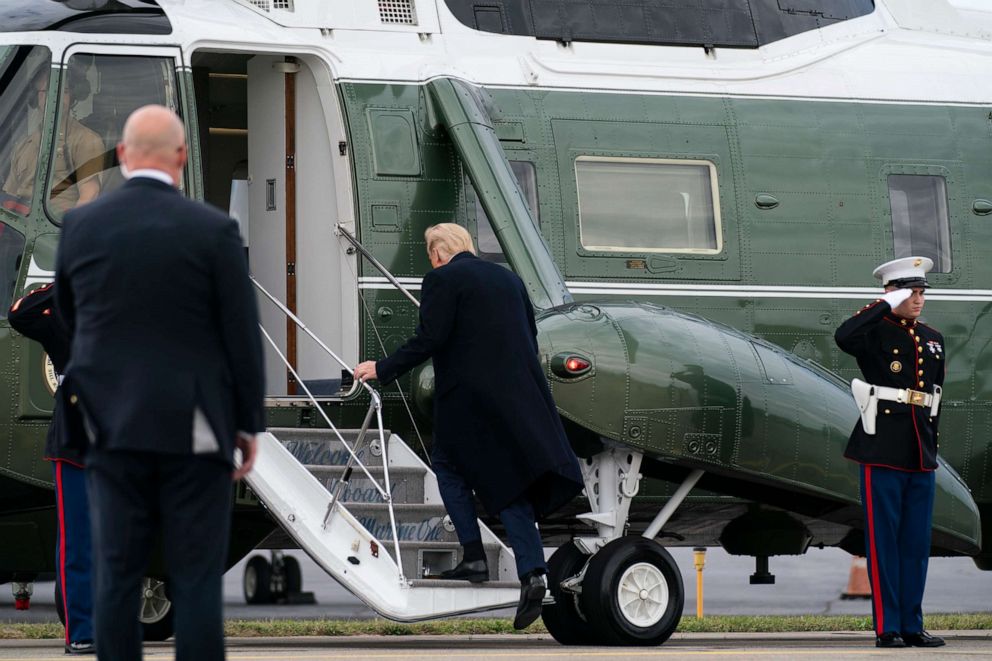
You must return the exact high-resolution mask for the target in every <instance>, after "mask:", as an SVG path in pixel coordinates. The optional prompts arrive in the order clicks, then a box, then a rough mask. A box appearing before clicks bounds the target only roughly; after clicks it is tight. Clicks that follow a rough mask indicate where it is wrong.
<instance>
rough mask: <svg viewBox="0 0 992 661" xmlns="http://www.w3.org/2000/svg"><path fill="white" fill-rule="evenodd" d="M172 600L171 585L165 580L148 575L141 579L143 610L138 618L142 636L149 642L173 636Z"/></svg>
mask: <svg viewBox="0 0 992 661" xmlns="http://www.w3.org/2000/svg"><path fill="white" fill-rule="evenodd" d="M174 613H175V611H174V610H173V608H172V600H171V598H170V596H169V585H168V584H167V583H166V582H165V581H160V580H158V579H155V578H150V577H148V576H146V577H145V578H143V579H142V581H141V610H140V611H139V614H138V620H139V621H140V622H141V632H142V638H144V639H145V640H146V641H149V642H155V641H162V640H168V639H169V638H171V637H172V634H173V632H174V631H175V628H174V626H173V615H174Z"/></svg>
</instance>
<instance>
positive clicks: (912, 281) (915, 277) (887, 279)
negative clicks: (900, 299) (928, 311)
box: [872, 257, 933, 287]
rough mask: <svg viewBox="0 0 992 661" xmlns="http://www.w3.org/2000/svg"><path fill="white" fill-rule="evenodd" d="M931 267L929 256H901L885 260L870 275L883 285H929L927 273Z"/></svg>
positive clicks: (931, 261)
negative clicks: (889, 260)
mask: <svg viewBox="0 0 992 661" xmlns="http://www.w3.org/2000/svg"><path fill="white" fill-rule="evenodd" d="M932 268H933V260H932V259H930V258H929V257H902V258H900V259H893V260H892V261H891V262H885V263H884V264H882V265H881V266H879V267H878V268H876V269H875V270H874V271H872V275H873V276H875V277H876V278H878V279H879V280H881V281H882V284H883V285H888V284H894V285H897V286H903V287H904V286H907V285H908V286H917V287H929V286H930V285H929V283H927V273H928V272H929V271H930V269H932ZM917 283H918V284H917Z"/></svg>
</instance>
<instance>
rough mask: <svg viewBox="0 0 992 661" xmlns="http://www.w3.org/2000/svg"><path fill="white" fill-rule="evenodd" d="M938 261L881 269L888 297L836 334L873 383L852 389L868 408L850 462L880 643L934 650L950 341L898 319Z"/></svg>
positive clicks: (912, 260)
mask: <svg viewBox="0 0 992 661" xmlns="http://www.w3.org/2000/svg"><path fill="white" fill-rule="evenodd" d="M932 267H933V262H932V260H930V259H927V258H925V257H908V258H903V259H897V260H894V261H891V262H887V263H885V264H883V265H881V266H879V267H878V268H877V269H875V273H874V275H875V277H877V278H880V279H881V280H882V282H883V284H885V285H886V286H890V285H891V286H894V287H896V289H894V290H892V291H889V292H888V293H886V294H885V295H884V296H883V297H882V298H879V299H878V300H876V301H875V302H874V303H871V304H869V305H866V306H865V307H864V308H863V309H862V310H859V311H858V312H857V313H855V315H854V316H853V317H851V318H850V319H848V320H847V321H845V322H844V323H843V324H841V326H840V327H839V328H838V329H837V332H836V334H835V340H836V342H837V345H838V346H839V347H840V348H841V349H842V350H843V351H845V352H846V353H849V354H851V355H852V356H854V357H855V358H856V359H857V362H858V367H859V368H860V369H861V373H862V374H863V375H864V378H865V381H866V382H867V383H864V382H861V381H858V380H855V382H854V384H852V390H853V391H854V393H855V399H856V400H857V402H858V406H859V408H860V409H861V412H862V415H861V419H859V420H858V422H857V424H856V425H855V427H854V431H853V432H852V433H851V438H850V441H849V443H848V445H847V449H846V450H845V452H844V456H845V457H847V458H848V459H852V460H854V461H857V462H858V463H860V464H861V467H860V468H861V502H862V505H863V507H864V512H865V546H866V548H867V554H866V555H867V559H868V577H869V579H870V581H871V588H872V613H873V616H874V621H875V634H876V636H877V638H876V645H877V646H879V647H903V646H905V645H912V646H919V647H931V646H938V645H943V644H944V642H943V641H942V640H941V639H939V638H936V637H934V636H930V635H929V634H927V633H926V632H925V631H924V630H923V610H922V602H923V590H924V585H925V583H926V576H927V564H928V562H929V559H930V523H931V518H932V510H933V498H934V484H935V480H934V472H933V471H934V470H935V469H936V468H937V439H938V433H937V425H938V422H939V411H940V409H939V407H940V394H941V386H942V385H943V383H944V366H945V363H946V362H947V360H946V355H945V351H944V337H943V336H942V335H941V334H940V333H939V332H938V331H936V330H935V329H933V328H931V327H929V326H927V325H925V324H923V323H921V322H919V321H917V320H916V319H907V318H903V317H900V316H898V315H896V314H895V313H894V312H893V309H894V308H898V307H899V304H900V303H901V302H902V301H904V300H906V298H907V291H909V292H910V293H911V290H912V289H914V288H927V287H929V285H928V284H927V281H926V273H927V272H928V271H929V270H930V269H931V268H932Z"/></svg>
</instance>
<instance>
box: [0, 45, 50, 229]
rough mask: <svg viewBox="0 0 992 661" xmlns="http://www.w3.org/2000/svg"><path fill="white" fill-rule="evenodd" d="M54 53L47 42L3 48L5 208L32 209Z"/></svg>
mask: <svg viewBox="0 0 992 661" xmlns="http://www.w3.org/2000/svg"><path fill="white" fill-rule="evenodd" d="M51 70H52V57H51V53H50V52H49V50H48V49H47V48H44V47H43V46H14V47H8V48H5V49H0V207H3V208H4V209H6V210H7V211H12V212H14V213H16V214H18V215H20V216H26V215H27V214H28V213H30V211H31V197H32V193H33V192H34V182H35V179H37V177H38V161H39V159H40V156H41V125H42V120H43V119H44V114H45V102H46V100H47V98H48V80H49V77H50V72H51Z"/></svg>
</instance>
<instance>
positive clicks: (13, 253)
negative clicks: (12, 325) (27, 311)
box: [0, 221, 27, 320]
mask: <svg viewBox="0 0 992 661" xmlns="http://www.w3.org/2000/svg"><path fill="white" fill-rule="evenodd" d="M26 246H27V237H26V236H25V235H24V233H23V232H22V231H20V230H19V229H17V228H16V227H14V226H13V225H10V224H8V223H5V222H3V221H0V301H2V304H0V320H6V319H7V315H8V312H9V310H10V306H11V305H13V303H14V297H15V296H17V280H18V277H19V276H20V272H21V264H22V262H23V261H24V248H25V247H26Z"/></svg>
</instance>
